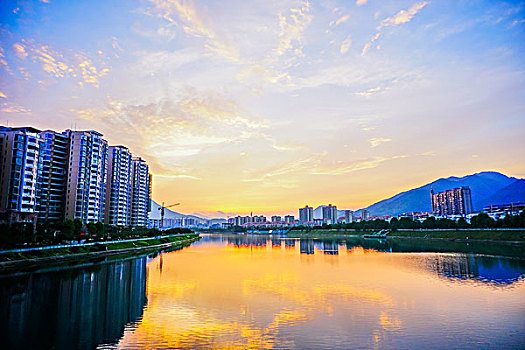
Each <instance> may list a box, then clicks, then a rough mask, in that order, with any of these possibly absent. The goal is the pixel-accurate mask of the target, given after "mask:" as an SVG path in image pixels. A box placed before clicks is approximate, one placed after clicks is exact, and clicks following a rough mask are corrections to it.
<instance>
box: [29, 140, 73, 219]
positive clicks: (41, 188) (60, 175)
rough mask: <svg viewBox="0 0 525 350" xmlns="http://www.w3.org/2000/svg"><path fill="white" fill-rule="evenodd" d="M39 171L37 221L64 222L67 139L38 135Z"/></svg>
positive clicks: (67, 154) (67, 155)
mask: <svg viewBox="0 0 525 350" xmlns="http://www.w3.org/2000/svg"><path fill="white" fill-rule="evenodd" d="M39 136H40V140H41V142H40V154H41V159H42V161H41V171H40V172H39V176H38V188H37V199H38V203H37V212H38V219H39V220H41V221H44V222H51V223H56V222H60V221H62V220H64V217H65V200H66V180H67V170H68V159H69V158H68V157H69V137H68V136H67V135H64V134H59V133H57V132H55V131H51V130H46V131H42V132H41V133H40V134H39Z"/></svg>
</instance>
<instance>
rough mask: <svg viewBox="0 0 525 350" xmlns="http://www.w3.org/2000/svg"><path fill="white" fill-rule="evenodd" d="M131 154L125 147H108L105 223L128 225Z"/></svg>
mask: <svg viewBox="0 0 525 350" xmlns="http://www.w3.org/2000/svg"><path fill="white" fill-rule="evenodd" d="M131 159H132V155H131V152H130V151H129V149H128V148H127V147H124V146H109V147H108V170H107V180H106V186H107V191H106V204H105V209H106V210H105V223H106V224H109V225H115V226H128V225H129V221H130V219H131V194H132V193H131V179H132V164H131Z"/></svg>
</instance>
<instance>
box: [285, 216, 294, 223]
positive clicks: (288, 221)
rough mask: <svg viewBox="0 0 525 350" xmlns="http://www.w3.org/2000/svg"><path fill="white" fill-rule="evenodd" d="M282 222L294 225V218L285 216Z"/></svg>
mask: <svg viewBox="0 0 525 350" xmlns="http://www.w3.org/2000/svg"><path fill="white" fill-rule="evenodd" d="M284 222H285V223H287V224H293V223H295V217H294V216H293V215H286V216H285V217H284Z"/></svg>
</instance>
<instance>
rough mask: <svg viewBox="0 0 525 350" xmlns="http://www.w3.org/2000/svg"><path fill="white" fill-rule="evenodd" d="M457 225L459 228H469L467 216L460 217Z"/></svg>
mask: <svg viewBox="0 0 525 350" xmlns="http://www.w3.org/2000/svg"><path fill="white" fill-rule="evenodd" d="M456 226H457V228H468V227H469V224H468V222H467V220H465V218H459V220H458V222H457V225H456Z"/></svg>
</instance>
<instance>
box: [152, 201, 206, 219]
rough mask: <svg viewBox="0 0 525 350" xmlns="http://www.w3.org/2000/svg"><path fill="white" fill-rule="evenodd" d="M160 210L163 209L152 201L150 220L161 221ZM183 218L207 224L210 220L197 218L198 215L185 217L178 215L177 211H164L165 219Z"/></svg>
mask: <svg viewBox="0 0 525 350" xmlns="http://www.w3.org/2000/svg"><path fill="white" fill-rule="evenodd" d="M160 208H161V206H160V204H158V203H157V202H155V201H154V200H152V201H151V211H150V212H149V218H150V219H157V220H160ZM183 218H192V219H196V220H197V221H202V222H203V223H205V222H206V221H207V220H208V219H205V218H202V217H200V216H196V215H185V214H181V213H177V212H176V211H173V210H170V209H165V210H164V219H183Z"/></svg>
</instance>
